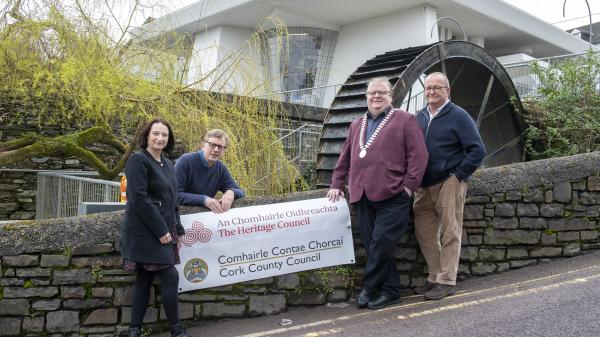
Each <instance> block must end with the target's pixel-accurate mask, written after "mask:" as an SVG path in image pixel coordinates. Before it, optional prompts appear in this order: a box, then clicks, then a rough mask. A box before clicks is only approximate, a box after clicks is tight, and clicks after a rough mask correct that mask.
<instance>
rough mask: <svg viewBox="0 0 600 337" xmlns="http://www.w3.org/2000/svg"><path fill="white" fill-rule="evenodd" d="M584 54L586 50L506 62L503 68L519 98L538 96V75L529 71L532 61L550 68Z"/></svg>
mask: <svg viewBox="0 0 600 337" xmlns="http://www.w3.org/2000/svg"><path fill="white" fill-rule="evenodd" d="M585 55H587V52H585V53H579V54H568V55H560V56H554V57H546V58H540V59H535V60H530V61H521V62H512V63H506V64H504V69H506V72H507V73H508V75H509V76H510V78H511V79H512V81H513V84H514V85H515V88H516V89H517V92H518V93H519V96H520V97H521V98H525V97H531V96H538V95H539V93H538V89H539V87H540V84H541V83H540V79H539V77H538V76H537V75H536V74H534V73H533V72H532V71H531V67H532V65H533V63H534V62H536V63H537V64H538V65H539V66H540V67H542V68H550V67H554V66H557V65H558V64H560V63H562V62H565V61H567V60H573V59H576V58H580V57H584V56H585Z"/></svg>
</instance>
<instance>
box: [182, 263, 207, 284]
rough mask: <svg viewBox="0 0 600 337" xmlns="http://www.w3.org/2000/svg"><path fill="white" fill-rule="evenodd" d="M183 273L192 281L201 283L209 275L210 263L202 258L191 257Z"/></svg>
mask: <svg viewBox="0 0 600 337" xmlns="http://www.w3.org/2000/svg"><path fill="white" fill-rule="evenodd" d="M183 275H184V276H185V278H186V279H187V280H188V281H190V282H192V283H200V282H202V281H204V279H205V278H206V277H207V276H208V265H207V264H206V262H205V261H204V260H202V259H199V258H196V259H191V260H189V261H188V262H186V264H185V267H184V268H183Z"/></svg>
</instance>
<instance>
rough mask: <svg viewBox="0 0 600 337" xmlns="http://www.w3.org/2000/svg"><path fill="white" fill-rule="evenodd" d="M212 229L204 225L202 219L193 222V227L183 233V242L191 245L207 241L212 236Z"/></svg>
mask: <svg viewBox="0 0 600 337" xmlns="http://www.w3.org/2000/svg"><path fill="white" fill-rule="evenodd" d="M212 234H213V233H212V231H211V230H210V229H208V228H205V227H204V224H203V223H202V222H200V221H194V222H192V228H190V229H188V230H186V231H185V235H183V240H182V241H183V244H184V245H186V246H188V247H191V246H192V245H193V244H194V243H196V242H202V243H206V242H208V241H210V238H211V237H212Z"/></svg>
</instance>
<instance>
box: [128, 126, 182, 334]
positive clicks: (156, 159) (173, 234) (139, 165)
mask: <svg viewBox="0 0 600 337" xmlns="http://www.w3.org/2000/svg"><path fill="white" fill-rule="evenodd" d="M138 144H139V145H140V147H141V148H142V151H140V152H136V153H134V154H132V155H131V156H130V157H129V160H128V161H127V165H126V166H125V176H126V177H127V205H126V207H125V220H124V222H123V226H122V228H121V255H123V266H124V268H125V270H129V271H137V275H136V279H135V287H134V296H133V304H132V310H131V323H130V327H129V337H138V336H140V335H141V332H140V328H141V326H142V320H143V318H144V314H145V313H146V308H147V307H148V302H149V298H150V287H151V286H152V281H153V280H154V276H155V275H157V276H158V277H159V278H160V284H161V291H160V293H161V298H162V304H163V306H164V308H165V313H166V316H167V319H168V320H169V323H170V324H171V336H173V337H190V335H188V334H187V333H186V331H185V329H184V327H183V325H182V324H181V322H180V321H179V304H178V298H177V288H178V285H179V273H178V272H177V269H175V264H179V247H180V243H179V237H181V236H183V235H184V233H185V232H184V229H183V227H182V226H181V222H180V220H179V213H178V208H177V179H176V178H175V171H174V169H173V164H172V163H171V161H170V160H169V159H167V158H166V157H165V156H164V155H163V151H165V152H170V151H171V150H172V149H173V147H174V145H175V136H174V134H173V130H172V128H171V126H170V125H169V123H168V122H166V121H165V120H162V119H154V120H152V121H151V122H149V123H148V124H147V125H146V126H145V127H144V129H143V130H142V132H141V133H140V137H139V140H138Z"/></svg>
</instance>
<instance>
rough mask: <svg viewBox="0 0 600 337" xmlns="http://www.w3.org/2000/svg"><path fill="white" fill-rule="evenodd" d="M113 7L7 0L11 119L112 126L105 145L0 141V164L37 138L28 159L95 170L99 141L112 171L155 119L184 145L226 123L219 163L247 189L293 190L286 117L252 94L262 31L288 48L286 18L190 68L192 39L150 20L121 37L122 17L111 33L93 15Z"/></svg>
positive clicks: (2, 95) (265, 88)
mask: <svg viewBox="0 0 600 337" xmlns="http://www.w3.org/2000/svg"><path fill="white" fill-rule="evenodd" d="M141 2H143V0H135V3H136V4H140V3H141ZM148 3H150V1H148ZM68 4H71V5H72V6H73V7H72V8H69V7H67V6H68ZM111 4H112V5H113V6H114V4H115V2H106V1H99V0H75V1H74V2H63V1H59V0H42V1H39V2H37V1H36V4H35V6H34V5H31V3H29V2H28V1H23V3H22V1H19V0H9V2H8V5H5V6H2V7H0V78H1V79H2V80H1V81H0V105H6V106H8V107H11V113H15V114H16V116H15V117H16V118H11V119H10V121H9V123H13V124H20V123H28V124H32V123H33V124H35V125H34V126H37V127H38V133H42V131H43V130H45V129H48V128H53V129H58V128H62V129H65V130H67V131H66V132H74V130H75V131H77V130H85V129H87V128H90V127H98V128H102V129H104V130H105V132H107V133H108V136H107V137H103V138H104V139H111V141H110V143H111V144H106V143H102V142H100V141H96V142H95V143H96V144H88V143H86V142H83V143H82V144H78V146H79V147H78V148H77V149H75V150H76V151H75V150H73V151H70V152H69V151H67V150H69V149H73V146H71V145H72V144H68V143H69V142H68V139H67V138H62V139H57V140H56V141H54V142H52V138H50V139H48V137H46V140H47V141H45V142H41V141H39V140H38V139H36V140H35V141H34V140H31V139H30V140H28V141H26V142H23V143H21V144H14V143H11V144H3V143H2V142H0V167H1V166H3V160H7V158H8V156H9V154H10V153H13V154H14V153H15V150H16V149H18V148H19V147H24V146H26V147H34V146H36V145H37V146H38V147H37V149H38V150H39V151H38V152H35V154H34V155H32V154H30V156H34V157H35V156H37V157H40V156H43V155H44V151H46V150H45V149H44V146H45V147H46V148H47V152H46V153H45V155H46V156H59V155H63V156H65V157H68V156H69V155H70V156H75V157H77V158H79V159H82V161H84V162H85V163H87V164H89V165H90V166H93V167H96V166H94V164H95V163H98V162H102V160H101V159H100V160H96V161H93V160H87V159H86V158H88V159H89V158H90V157H91V156H90V152H94V146H95V145H98V143H101V144H102V145H111V146H112V147H113V149H114V151H116V152H118V153H119V155H121V159H120V160H119V164H118V165H116V166H117V168H118V167H119V165H120V164H124V161H125V160H126V159H127V156H129V154H130V153H129V152H128V151H124V148H127V147H126V146H121V147H120V146H115V145H119V144H117V143H119V142H123V143H130V144H134V143H135V142H134V141H133V138H134V137H133V136H134V132H135V130H136V127H137V126H138V125H140V124H141V123H143V122H145V121H147V120H150V119H152V118H154V117H161V118H165V119H166V120H168V121H169V122H170V123H171V124H172V126H173V128H174V133H175V138H176V139H177V140H178V141H179V142H180V143H181V144H182V145H183V147H184V148H185V150H186V151H193V150H197V149H198V147H199V145H200V144H201V141H202V138H203V136H204V134H205V133H206V132H207V131H208V130H210V129H213V128H220V129H223V130H225V131H226V132H227V133H228V134H229V135H230V140H231V143H230V144H229V146H228V149H227V152H226V155H225V157H224V161H225V162H226V164H227V165H228V166H229V168H230V171H231V173H232V174H233V176H234V177H235V178H236V180H238V182H239V183H240V185H241V186H242V187H243V188H245V189H246V190H247V192H248V194H250V195H252V194H263V195H264V194H267V195H269V194H281V193H286V192H291V191H294V190H296V186H295V185H294V181H295V180H296V178H297V176H298V172H297V170H296V169H295V168H294V166H293V165H292V164H291V163H289V162H288V160H287V158H286V155H285V152H284V150H283V147H282V144H281V143H280V142H278V134H277V131H276V130H275V128H277V127H280V126H281V125H282V124H284V125H285V124H286V123H287V121H286V117H285V116H287V113H286V112H285V109H284V107H283V105H282V104H281V103H279V102H272V101H261V100H257V99H254V98H252V97H250V96H252V95H253V94H255V93H257V92H270V89H269V85H270V84H269V83H270V82H269V81H267V80H264V79H263V76H262V72H261V71H260V70H259V66H260V65H259V64H257V61H256V60H257V57H256V55H257V54H258V53H257V51H258V50H259V48H260V45H261V43H263V41H264V39H265V34H267V33H268V34H269V38H271V39H273V38H275V39H278V40H280V41H281V42H280V43H279V45H280V46H283V45H284V44H283V41H284V40H285V39H286V36H287V35H286V34H287V31H286V29H285V26H284V25H283V23H282V22H279V21H277V20H270V21H268V22H264V23H263V24H262V26H259V27H258V28H257V29H256V31H255V33H254V34H252V36H251V37H250V38H249V39H248V41H247V42H246V43H244V44H243V45H241V46H240V47H239V48H238V49H235V50H234V51H233V52H231V53H230V54H225V55H223V54H222V52H221V51H218V53H219V55H220V56H222V57H221V58H220V59H221V60H222V62H221V63H220V64H217V65H215V67H214V68H212V69H200V68H202V66H201V65H195V66H193V67H192V66H191V65H190V60H193V59H197V58H198V57H199V56H198V55H194V54H193V51H192V41H193V37H191V36H188V35H185V34H180V33H167V32H164V31H161V29H162V28H161V27H154V30H152V29H151V28H152V27H150V28H148V29H146V30H144V31H143V32H137V34H135V36H140V34H141V35H143V36H145V37H148V38H138V39H133V40H127V39H124V38H123V37H124V36H129V34H130V33H132V29H131V27H129V26H128V25H127V24H122V25H120V27H121V29H122V33H123V36H121V38H117V39H114V38H111V32H110V29H109V28H108V26H107V25H106V22H105V21H104V20H98V19H97V18H96V17H97V15H96V13H97V12H100V11H102V10H106V6H110V5H111ZM30 5H31V6H30ZM146 5H148V4H146ZM102 6H104V7H102ZM142 6H143V5H139V6H138V7H136V8H137V9H138V10H139V9H140V7H142ZM109 8H110V7H109ZM113 10H114V8H113ZM109 12H110V9H109ZM110 13H113V12H110ZM132 15H133V14H132ZM112 19H113V20H116V19H115V17H112ZM142 33H143V34H142ZM132 35H133V34H132ZM181 60H184V62H183V64H182V65H181V66H180V61H181ZM258 62H260V61H258ZM192 68H194V69H200V70H199V71H198V74H191V73H190V69H192ZM184 78H186V79H187V81H186V82H185V83H187V84H184V83H183V82H182V79H184ZM190 82H191V83H190ZM215 91H218V92H221V93H215ZM222 93H227V94H222ZM0 118H2V117H0ZM282 119H283V121H282ZM41 138H44V137H41ZM57 138H58V137H57ZM40 145H43V146H40ZM121 145H123V144H121ZM40 148H41V150H40ZM13 160H14V158H13ZM5 163H6V162H5ZM99 171H101V170H100V169H99ZM115 171H117V172H115ZM117 174H118V170H110V172H109V173H107V174H105V176H108V175H111V176H112V178H114V177H115V176H116V175H117Z"/></svg>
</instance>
